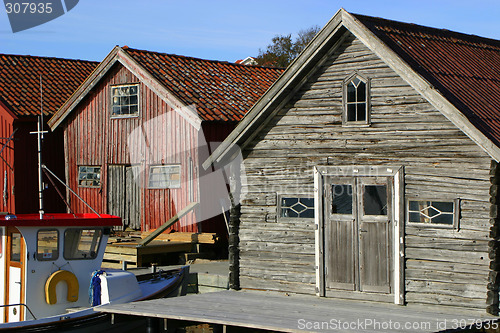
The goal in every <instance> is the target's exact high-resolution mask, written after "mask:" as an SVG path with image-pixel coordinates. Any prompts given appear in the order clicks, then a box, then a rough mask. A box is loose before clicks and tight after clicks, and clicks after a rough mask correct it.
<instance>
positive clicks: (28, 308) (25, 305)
mask: <svg viewBox="0 0 500 333" xmlns="http://www.w3.org/2000/svg"><path fill="white" fill-rule="evenodd" d="M10 306H24V307H25V308H26V309H27V310H28V311H29V313H30V315H31V316H32V317H33V319H35V320H36V317H35V315H34V314H33V312H31V310H30V307H29V306H28V305H27V304H24V303H17V304H6V305H0V308H8V307H10Z"/></svg>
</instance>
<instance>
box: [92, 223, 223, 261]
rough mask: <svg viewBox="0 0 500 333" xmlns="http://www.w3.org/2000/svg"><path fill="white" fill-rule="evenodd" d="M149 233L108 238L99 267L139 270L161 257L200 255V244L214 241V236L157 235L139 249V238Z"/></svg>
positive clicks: (215, 239) (193, 234) (187, 233)
mask: <svg viewBox="0 0 500 333" xmlns="http://www.w3.org/2000/svg"><path fill="white" fill-rule="evenodd" d="M152 232H154V230H151V231H148V232H143V233H142V234H141V235H140V238H139V237H137V236H138V235H134V237H128V238H125V237H123V236H120V237H110V239H109V241H108V245H107V247H106V251H105V253H104V260H103V263H102V267H106V268H121V267H122V265H123V262H126V263H127V267H130V268H133V267H142V266H145V265H148V263H149V262H150V261H151V260H153V261H158V259H161V258H160V257H161V256H168V255H170V256H172V255H174V256H177V257H178V256H179V255H182V254H190V255H191V256H193V255H194V256H196V254H199V252H200V244H203V245H207V246H210V245H213V244H215V243H216V242H217V241H218V237H217V235H216V234H214V233H192V232H173V233H161V234H159V235H157V236H156V237H155V238H154V240H153V241H152V242H150V243H148V244H147V245H145V246H141V245H140V241H141V239H144V238H146V237H148V236H149V235H150V234H151V233H152ZM193 252H194V253H193ZM152 258H154V259H152Z"/></svg>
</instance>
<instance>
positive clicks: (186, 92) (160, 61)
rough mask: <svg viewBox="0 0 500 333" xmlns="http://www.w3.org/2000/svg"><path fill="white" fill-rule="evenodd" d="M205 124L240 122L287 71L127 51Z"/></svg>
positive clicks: (128, 49) (127, 48)
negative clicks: (196, 112)
mask: <svg viewBox="0 0 500 333" xmlns="http://www.w3.org/2000/svg"><path fill="white" fill-rule="evenodd" d="M123 50H124V51H125V52H127V53H128V54H129V55H130V56H131V57H132V58H133V59H134V60H135V61H137V63H139V64H140V65H141V66H143V67H144V68H145V69H146V70H147V71H148V72H150V73H151V74H152V75H153V76H154V77H155V78H156V79H157V80H158V81H159V82H161V83H162V84H163V85H165V87H166V88H167V89H168V90H170V91H171V92H172V93H174V94H175V96H176V97H177V98H179V99H180V100H181V101H182V102H183V103H184V104H186V105H192V104H195V105H196V110H197V111H198V114H199V116H200V117H201V119H202V120H205V121H239V120H240V119H241V118H243V116H244V115H245V113H246V112H247V111H248V110H250V108H251V107H252V106H253V105H254V104H255V102H257V100H258V99H259V98H260V96H262V95H263V94H264V92H265V91H266V90H267V89H268V88H269V87H270V86H271V85H272V84H273V83H274V81H276V79H277V78H278V77H279V76H280V75H281V73H282V72H283V69H281V68H268V67H260V66H248V65H240V64H234V63H229V62H222V61H214V60H204V59H197V58H191V57H185V56H178V55H173V54H165V53H158V52H151V51H143V50H136V49H132V48H129V47H123Z"/></svg>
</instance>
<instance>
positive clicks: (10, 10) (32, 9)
mask: <svg viewBox="0 0 500 333" xmlns="http://www.w3.org/2000/svg"><path fill="white" fill-rule="evenodd" d="M5 11H6V12H7V14H50V13H52V3H51V2H47V3H35V2H14V3H10V2H9V3H6V4H5Z"/></svg>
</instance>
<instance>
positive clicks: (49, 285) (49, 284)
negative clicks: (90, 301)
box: [45, 270, 79, 304]
mask: <svg viewBox="0 0 500 333" xmlns="http://www.w3.org/2000/svg"><path fill="white" fill-rule="evenodd" d="M60 281H66V284H67V285H68V301H69V302H76V301H78V291H79V285H78V279H77V278H76V276H75V274H73V273H71V272H68V271H65V270H58V271H57V272H54V273H52V275H51V276H49V278H48V279H47V281H46V282H45V300H46V301H47V304H56V303H57V295H56V286H57V284H58V283H59V282H60Z"/></svg>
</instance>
